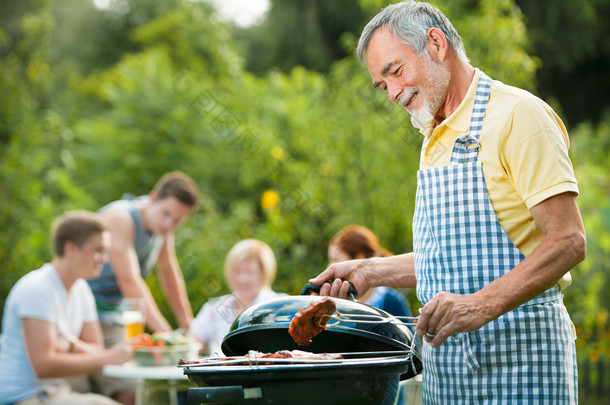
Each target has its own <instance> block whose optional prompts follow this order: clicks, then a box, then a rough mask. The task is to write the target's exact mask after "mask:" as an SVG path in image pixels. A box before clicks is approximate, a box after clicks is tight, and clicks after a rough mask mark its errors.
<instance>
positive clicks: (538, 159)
mask: <svg viewBox="0 0 610 405" xmlns="http://www.w3.org/2000/svg"><path fill="white" fill-rule="evenodd" d="M507 125H509V126H510V128H507V130H508V131H507V133H509V136H508V137H506V139H505V142H506V143H505V147H504V148H503V150H504V159H505V161H504V162H503V164H504V166H505V168H506V171H507V173H508V177H509V179H510V181H511V182H512V184H513V185H514V187H515V189H516V190H517V192H518V193H519V194H520V195H521V198H522V199H523V201H524V202H525V204H526V206H527V208H528V209H531V208H532V207H533V206H535V205H536V204H538V203H540V202H542V201H544V200H546V199H547V198H549V197H552V196H554V195H557V194H561V193H563V192H574V193H578V185H577V182H576V177H575V175H574V168H573V167H572V162H571V161H570V158H569V155H568V148H569V145H570V143H569V142H570V141H569V138H568V134H567V131H566V128H565V126H564V125H563V123H562V122H561V120H560V119H559V117H558V116H557V115H556V114H555V112H554V111H553V110H552V109H551V107H549V106H548V105H547V104H545V103H544V102H543V101H542V100H540V99H537V98H535V97H531V98H527V99H524V100H522V101H521V102H519V103H517V105H516V106H515V109H514V114H513V116H512V120H510V121H509V122H508V124H507Z"/></svg>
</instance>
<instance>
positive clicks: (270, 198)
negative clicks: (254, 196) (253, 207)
mask: <svg viewBox="0 0 610 405" xmlns="http://www.w3.org/2000/svg"><path fill="white" fill-rule="evenodd" d="M279 202H280V196H279V195H278V194H277V193H276V192H275V191H273V190H265V191H263V196H262V197H261V207H262V208H263V209H264V210H270V209H272V208H274V207H275V206H276V205H277V204H278V203H279Z"/></svg>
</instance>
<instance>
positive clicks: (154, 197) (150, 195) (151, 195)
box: [148, 191, 157, 202]
mask: <svg viewBox="0 0 610 405" xmlns="http://www.w3.org/2000/svg"><path fill="white" fill-rule="evenodd" d="M148 198H150V202H155V201H157V193H155V192H154V191H151V192H150V193H148Z"/></svg>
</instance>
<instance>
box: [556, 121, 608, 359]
mask: <svg viewBox="0 0 610 405" xmlns="http://www.w3.org/2000/svg"><path fill="white" fill-rule="evenodd" d="M572 138H573V141H572V158H573V161H574V165H575V170H576V176H577V178H578V179H579V188H580V196H579V198H578V202H579V207H580V210H581V214H582V217H583V221H584V223H585V229H586V231H587V259H586V260H585V261H584V262H583V263H581V264H580V265H579V266H578V267H577V268H576V269H575V270H574V271H573V277H574V279H575V282H574V284H573V286H571V287H570V288H569V289H568V290H567V291H566V304H567V305H568V306H569V308H570V309H571V313H572V315H573V319H574V323H575V324H576V325H577V326H578V330H579V334H580V339H579V340H577V345H578V348H579V349H580V354H581V355H582V356H588V357H589V358H590V359H591V360H593V361H596V360H597V358H598V356H600V355H603V356H604V357H605V358H608V357H610V344H609V342H610V326H609V325H610V322H608V318H609V316H610V312H609V311H610V280H609V278H608V274H610V263H609V262H608V260H607V258H608V257H609V256H610V234H609V233H608V230H609V229H610V178H609V177H608V158H609V157H610V111H609V113H607V114H606V118H605V120H604V121H602V123H600V124H599V125H598V126H597V127H594V126H592V125H590V124H583V125H581V126H579V127H578V128H576V130H575V131H574V132H573V135H572Z"/></svg>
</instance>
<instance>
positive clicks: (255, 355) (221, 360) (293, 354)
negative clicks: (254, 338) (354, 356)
mask: <svg viewBox="0 0 610 405" xmlns="http://www.w3.org/2000/svg"><path fill="white" fill-rule="evenodd" d="M342 358H343V356H341V355H340V354H338V353H311V352H304V351H301V350H280V351H277V352H275V353H261V352H257V351H255V350H251V351H250V352H249V353H248V354H247V355H245V356H233V357H210V358H204V359H198V360H184V359H180V361H179V362H178V365H180V366H187V365H197V364H212V365H217V366H222V365H233V366H237V365H252V364H257V365H269V364H274V363H273V362H270V361H267V362H265V361H264V360H263V361H259V359H300V360H303V359H305V360H338V359H342ZM228 362H230V363H228ZM283 364H286V363H283Z"/></svg>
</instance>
